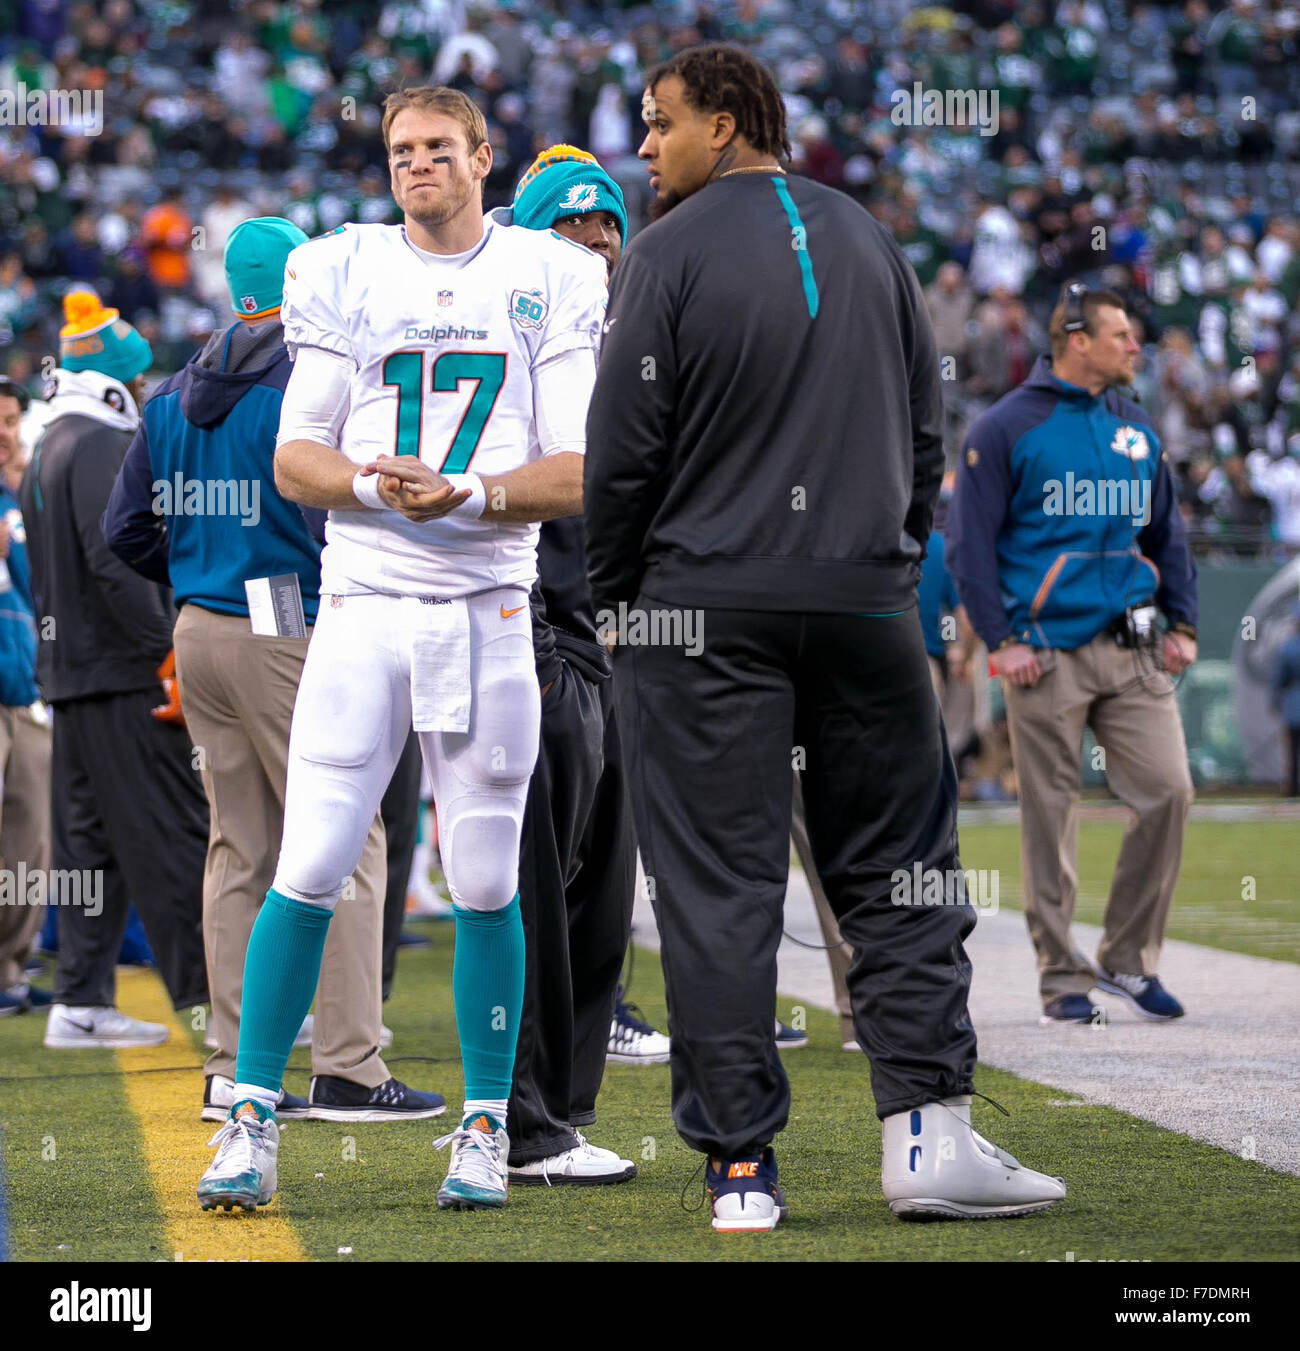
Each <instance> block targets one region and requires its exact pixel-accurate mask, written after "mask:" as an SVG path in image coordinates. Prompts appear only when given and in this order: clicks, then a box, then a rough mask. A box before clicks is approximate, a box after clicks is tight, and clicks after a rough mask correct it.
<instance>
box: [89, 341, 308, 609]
mask: <svg viewBox="0 0 1300 1351" xmlns="http://www.w3.org/2000/svg"><path fill="white" fill-rule="evenodd" d="M290 370H291V363H290V361H289V354H288V351H287V350H286V348H285V346H284V336H283V330H282V329H281V327H280V324H279V322H278V321H276V320H273V321H270V322H268V323H266V324H262V325H258V327H257V328H256V329H251V330H250V329H248V328H247V326H246V325H243V324H235V325H234V326H233V327H231V328H230V329H227V330H226V331H225V332H224V333H214V334H213V336H212V338H211V339H210V340H209V342H208V345H207V346H206V347H205V348H204V350H203V351H202V352H200V353H199V354H198V355H196V356H195V357H194V359H193V360H192V361H190V363H189V364H188V365H187V366H185V367H184V368H183V369H182V370H180V371H178V372H177V373H176V374H175V375H173V376H172V377H171V378H170V379H168V380H165V381H164V382H163V383H162V384H161V385H160V386H159V387H158V390H157V392H156V393H155V394H154V395H153V397H152V398H151V399H150V400H149V402H148V403H147V404H146V405H145V408H144V414H143V416H142V417H141V419H140V426H139V427H138V428H137V430H136V433H135V437H134V438H133V440H132V442H131V445H130V447H129V448H128V449H127V452H126V459H125V460H124V461H123V463H122V469H121V472H120V473H119V474H118V477H117V482H116V483H115V484H114V485H113V491H112V493H111V495H110V496H109V499H108V506H107V507H106V508H105V510H104V515H103V519H102V520H101V521H100V526H101V528H102V529H103V532H104V538H105V540H107V542H108V546H109V548H110V549H112V550H113V552H114V553H115V554H117V555H118V557H119V558H121V559H122V560H123V561H124V562H126V563H128V564H130V566H131V567H133V568H134V569H135V570H136V571H137V572H139V573H142V574H143V575H144V576H146V577H149V578H151V579H152V580H154V581H157V582H163V583H167V584H170V586H171V587H172V589H173V591H174V592H175V599H176V606H177V608H178V609H179V608H180V606H182V605H184V604H185V603H186V602H187V601H188V602H191V603H193V604H195V605H199V606H201V607H202V608H203V609H205V610H214V611H216V612H217V613H218V614H238V615H246V614H247V613H248V599H247V595H246V593H245V591H244V582H245V581H248V580H251V579H253V578H256V577H275V576H281V575H283V574H285V573H290V572H296V573H297V574H298V584H299V587H300V589H301V591H302V608H303V615H304V618H305V619H306V621H307V623H308V624H311V623H313V622H314V621H315V619H316V610H317V605H318V602H319V598H320V553H321V540H322V539H323V537H324V517H325V513H324V512H312V511H307V510H305V509H302V508H299V507H298V506H297V505H295V504H294V503H292V502H288V501H286V500H285V499H284V498H283V497H281V496H280V494H279V492H277V491H276V487H275V473H274V469H273V463H272V462H273V459H274V455H275V435H276V430H277V429H278V427H279V423H280V404H281V401H282V399H283V397H284V390H285V386H286V385H287V384H288V380H289V372H290ZM245 522H248V524H245Z"/></svg>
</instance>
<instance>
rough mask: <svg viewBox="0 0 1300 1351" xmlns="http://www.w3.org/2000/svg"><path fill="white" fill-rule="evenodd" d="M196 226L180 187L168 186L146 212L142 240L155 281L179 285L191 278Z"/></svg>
mask: <svg viewBox="0 0 1300 1351" xmlns="http://www.w3.org/2000/svg"><path fill="white" fill-rule="evenodd" d="M193 228H194V227H193V222H192V221H191V220H190V216H189V213H188V212H187V211H186V210H185V206H184V197H183V194H182V192H181V190H180V189H179V188H169V189H168V190H167V191H166V192H164V193H163V198H162V201H160V202H159V203H158V205H157V206H152V207H150V208H149V210H148V211H146V212H145V213H144V219H143V220H142V221H141V222H140V242H141V244H142V245H143V247H144V256H145V265H146V267H147V268H148V271H149V276H150V279H151V280H152V281H153V283H154V285H156V286H161V287H164V288H172V289H177V288H180V287H183V286H185V285H186V284H187V283H188V282H189V279H190V253H191V244H192V242H193Z"/></svg>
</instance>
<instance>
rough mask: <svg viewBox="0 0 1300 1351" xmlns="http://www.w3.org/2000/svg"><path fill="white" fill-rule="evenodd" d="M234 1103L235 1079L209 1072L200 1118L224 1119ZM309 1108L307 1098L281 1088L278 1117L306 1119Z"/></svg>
mask: <svg viewBox="0 0 1300 1351" xmlns="http://www.w3.org/2000/svg"><path fill="white" fill-rule="evenodd" d="M234 1105H235V1081H234V1080H233V1079H228V1078H227V1077H226V1076H225V1075H224V1074H209V1075H208V1076H207V1077H206V1078H205V1079H204V1080H203V1110H202V1111H201V1112H200V1113H199V1120H200V1121H224V1120H225V1119H226V1118H227V1117H228V1116H229V1115H230V1109H231V1108H232V1107H233V1106H234ZM308 1110H309V1109H308V1107H307V1099H306V1098H299V1097H297V1096H295V1095H294V1094H293V1093H286V1092H285V1091H284V1089H281V1090H280V1096H279V1098H277V1099H276V1103H275V1115H276V1118H277V1119H279V1118H284V1119H285V1120H287V1121H306V1120H307V1113H308Z"/></svg>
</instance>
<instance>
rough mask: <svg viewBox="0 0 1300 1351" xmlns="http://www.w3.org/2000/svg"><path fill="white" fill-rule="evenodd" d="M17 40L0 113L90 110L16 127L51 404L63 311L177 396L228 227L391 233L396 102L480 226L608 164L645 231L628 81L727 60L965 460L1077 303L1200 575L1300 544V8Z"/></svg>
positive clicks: (4, 360)
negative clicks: (1102, 310)
mask: <svg viewBox="0 0 1300 1351" xmlns="http://www.w3.org/2000/svg"><path fill="white" fill-rule="evenodd" d="M6 11H7V13H6ZM0 17H2V18H4V20H5V22H4V23H2V24H0V90H20V89H26V90H37V89H44V90H49V89H79V90H90V91H95V90H98V91H102V92H103V94H104V103H103V119H102V121H103V125H102V130H100V131H99V133H98V134H96V135H91V136H84V135H79V134H75V133H76V132H77V131H78V130H79V128H75V127H74V128H58V127H46V126H23V125H15V126H7V127H0V369H2V370H3V371H4V373H5V374H7V375H9V376H10V377H11V378H13V379H15V380H17V381H19V382H21V383H23V384H25V385H26V386H27V387H28V388H29V389H30V390H31V392H32V393H33V394H36V395H39V393H40V386H41V383H42V370H41V360H42V357H44V356H45V355H46V354H48V353H50V352H53V351H54V350H56V345H57V343H56V336H57V327H58V323H59V316H60V308H59V303H58V302H59V299H60V297H61V295H62V293H63V292H64V291H66V289H67V288H68V286H69V285H70V284H73V283H79V284H89V285H92V286H95V287H97V288H99V290H100V292H101V294H102V295H103V297H104V299H105V302H106V303H107V304H109V305H111V306H113V307H114V308H116V309H118V310H119V311H120V312H121V314H122V315H123V317H124V318H126V319H127V320H128V321H130V322H131V323H133V324H136V325H137V326H138V328H139V330H140V332H141V334H142V335H143V336H144V337H145V338H146V339H147V340H148V341H149V342H150V343H151V344H152V347H153V350H154V353H155V360H156V363H157V371H156V374H166V373H168V372H170V371H172V370H175V369H178V368H179V367H180V366H181V365H183V364H184V362H185V361H186V360H187V359H188V358H189V357H190V355H191V354H192V353H193V351H194V350H195V349H196V348H197V347H199V346H201V345H202V343H203V342H204V341H206V339H207V338H208V336H210V334H211V332H212V330H213V328H214V327H218V326H220V325H221V324H223V322H224V321H223V320H222V319H221V318H220V317H219V316H220V314H221V310H222V308H223V303H224V299H223V294H224V293H223V287H224V278H223V276H222V268H221V254H222V246H223V243H224V240H225V238H226V236H227V235H228V233H229V232H230V230H231V229H232V228H233V226H234V225H235V224H236V223H238V222H239V221H240V220H243V219H247V218H249V217H250V216H255V215H266V214H279V215H283V216H285V217H286V218H288V219H290V220H292V221H293V222H294V223H295V224H297V225H298V226H299V227H300V228H302V229H303V230H304V231H305V232H306V233H307V234H308V235H314V234H317V233H320V232H322V231H325V230H329V229H332V228H333V227H334V226H336V225H338V224H339V223H341V222H342V221H345V220H353V221H391V220H393V219H394V218H395V217H394V212H395V208H394V206H393V203H392V199H391V197H390V195H389V192H388V184H387V174H386V170H385V167H384V162H383V158H382V146H381V144H380V140H379V137H378V135H377V129H378V120H379V104H380V102H381V101H382V99H383V97H384V95H386V94H387V93H388V92H389V91H391V90H393V89H395V88H398V87H402V86H404V85H411V84H419V83H424V82H427V81H430V80H432V81H434V82H439V83H447V84H450V85H452V86H453V87H456V88H459V89H462V90H464V91H465V92H466V93H468V94H469V95H470V96H471V97H472V98H473V99H474V100H475V101H476V102H478V103H479V104H480V106H481V107H482V108H483V110H484V112H485V114H486V116H487V118H488V126H489V135H490V138H491V143H492V148H493V155H494V167H493V170H492V173H491V176H490V177H489V179H488V182H487V184H486V190H485V199H484V201H485V206H486V207H488V208H491V207H494V206H498V205H502V204H504V203H506V202H507V201H508V200H509V198H510V195H511V193H512V191H513V189H514V185H515V183H516V182H517V181H518V178H519V176H520V174H521V172H522V171H523V169H524V167H525V166H526V165H527V164H528V162H529V161H530V160H531V159H532V157H533V155H534V154H535V153H537V151H538V150H540V149H541V148H542V147H544V146H546V145H549V144H553V143H555V142H560V141H564V142H569V143H572V144H576V145H582V146H584V147H587V148H589V149H590V150H592V151H593V152H594V153H595V154H596V155H597V157H598V158H599V159H600V160H601V161H602V163H603V164H605V165H606V166H607V167H608V169H609V170H610V172H611V174H612V176H613V177H614V178H615V180H616V181H618V182H619V183H620V185H621V186H622V187H623V189H624V192H625V195H626V197H627V200H628V214H629V224H630V227H631V231H632V232H633V233H634V232H635V229H636V228H637V226H638V225H639V224H640V223H641V222H642V221H643V220H644V209H645V205H646V193H647V189H646V186H645V178H644V172H643V170H642V169H641V167H640V166H639V165H638V163H637V160H636V148H637V145H638V144H639V142H640V139H641V130H640V107H639V90H640V83H639V81H640V72H641V71H642V70H644V69H645V68H646V67H647V66H648V65H650V64H652V63H653V62H654V61H656V60H660V59H663V58H664V57H666V56H668V55H670V54H671V53H672V52H674V51H677V50H680V49H681V48H683V47H685V46H688V45H691V44H693V43H697V42H700V41H712V40H726V41H734V42H739V43H741V44H744V45H746V46H748V47H749V48H751V49H752V50H753V51H754V53H755V54H756V55H758V56H759V57H760V58H761V59H763V60H764V61H766V62H767V63H768V64H769V65H771V66H772V68H773V69H774V71H775V72H776V74H777V77H778V80H779V82H780V85H781V88H782V91H783V93H784V96H785V99H786V104H787V110H788V115H789V121H790V126H791V129H792V139H793V141H794V152H795V159H794V166H793V167H794V168H795V169H796V171H798V172H801V173H804V174H807V175H808V176H810V177H812V178H814V179H817V180H818V181H820V182H823V183H826V184H828V185H831V186H834V187H838V188H841V189H842V190H844V191H845V192H848V193H849V194H851V195H852V196H854V197H855V198H857V199H858V200H860V201H861V202H863V203H864V204H865V205H866V206H867V207H868V208H869V209H870V210H871V211H872V212H873V213H875V214H876V215H877V216H878V217H879V218H880V219H881V220H882V221H883V222H884V223H885V224H887V225H888V226H889V227H890V228H891V229H892V230H893V231H894V233H895V234H896V236H897V237H898V239H899V240H900V242H901V243H902V245H903V247H904V249H905V251H906V252H907V255H908V257H909V259H910V260H911V261H912V263H913V265H914V267H915V268H916V270H917V274H918V276H919V278H920V281H921V283H922V285H923V286H924V287H925V288H926V294H927V298H928V300H929V304H930V308H931V314H932V317H933V318H934V320H935V323H936V327H937V328H938V329H939V333H940V341H941V349H942V350H943V352H944V353H945V354H946V355H948V356H951V357H952V358H953V361H952V363H951V364H950V366H949V367H948V368H947V369H946V371H945V374H946V375H947V376H948V377H949V379H950V380H951V385H950V386H949V388H950V389H951V397H950V400H949V428H948V433H949V438H948V439H949V453H950V455H953V454H955V450H956V446H957V444H958V442H959V440H960V436H961V432H962V430H963V428H964V427H965V426H966V425H967V424H968V423H969V421H970V419H971V418H972V417H973V416H975V415H977V414H978V413H979V412H980V411H982V410H983V409H984V408H986V407H988V406H989V405H990V404H991V403H992V402H994V401H995V400H996V399H997V398H998V397H1000V396H1001V395H1002V394H1003V393H1005V392H1006V391H1007V390H1008V389H1010V388H1012V387H1013V386H1015V385H1016V384H1017V383H1019V382H1020V381H1021V380H1022V379H1023V378H1024V376H1025V375H1026V374H1027V372H1028V370H1029V368H1030V366H1031V365H1032V364H1033V361H1034V359H1035V357H1036V356H1037V355H1038V354H1040V353H1041V352H1043V351H1044V350H1045V349H1046V341H1045V331H1044V326H1045V323H1046V318H1047V313H1048V310H1049V309H1050V305H1051V303H1052V300H1053V299H1054V297H1055V295H1056V293H1057V291H1058V290H1059V287H1060V284H1061V282H1062V281H1063V280H1064V279H1065V278H1067V277H1070V276H1079V277H1081V278H1082V279H1083V280H1085V281H1087V282H1088V283H1089V284H1091V285H1106V286H1108V287H1110V288H1112V289H1115V290H1118V291H1119V292H1120V293H1121V294H1123V295H1124V296H1125V297H1126V299H1127V300H1128V301H1129V303H1130V304H1131V306H1132V308H1133V312H1134V313H1135V314H1136V315H1137V316H1138V318H1139V319H1140V322H1141V327H1142V340H1143V349H1144V358H1143V361H1142V365H1141V370H1140V374H1139V379H1138V392H1139V394H1140V396H1141V399H1142V402H1143V403H1144V404H1145V405H1146V406H1148V407H1150V408H1151V410H1152V412H1153V414H1154V415H1155V417H1156V418H1157V419H1158V422H1159V426H1160V428H1161V431H1162V432H1163V433H1164V439H1165V444H1166V446H1167V447H1168V449H1169V452H1170V454H1171V457H1172V458H1173V460H1174V462H1175V464H1176V465H1177V468H1178V472H1179V481H1180V491H1181V494H1182V506H1183V512H1184V515H1185V517H1186V520H1187V523H1188V526H1189V531H1190V533H1191V536H1192V539H1193V542H1194V544H1195V545H1196V546H1197V548H1198V550H1200V551H1202V552H1204V551H1207V550H1209V551H1219V552H1223V553H1227V554H1233V555H1255V554H1261V553H1262V554H1265V555H1275V554H1282V553H1285V552H1288V551H1294V550H1295V549H1296V548H1298V547H1300V342H1298V341H1297V338H1298V337H1300V320H1297V318H1296V317H1295V310H1296V301H1297V298H1298V297H1300V219H1297V217H1296V214H1295V202H1296V199H1297V188H1298V187H1300V113H1298V112H1296V111H1295V109H1296V108H1297V107H1300V64H1298V63H1297V61H1296V55H1297V46H1298V44H1300V4H1296V3H1292V2H1291V0H1270V2H1267V3H1266V2H1265V0H1233V3H1231V4H1227V5H1224V4H1219V3H1207V0H1186V3H1183V4H1178V3H1173V4H1157V3H1147V4H1140V3H1139V4H1134V3H1123V2H1122V0H1111V3H1101V0H1083V2H1082V3H1081V2H1080V0H1062V2H1061V3H1044V2H1043V0H1033V2H1032V3H1029V4H1025V5H1019V6H1018V5H1014V4H1011V3H1009V2H1007V0H966V2H965V3H957V4H953V5H947V6H941V5H929V6H924V7H922V6H917V5H912V4H909V3H908V0H879V2H878V3H873V4H871V5H869V6H868V5H859V4H853V3H849V2H848V0H816V3H812V4H802V3H801V4H797V5H796V4H794V3H791V2H790V0H738V3H711V2H708V0H705V2H702V3H693V2H692V3H678V2H674V3H659V4H654V5H627V4H616V3H606V4H603V5H601V4H590V5H570V4H560V3H558V0H551V2H550V3H543V2H542V0H505V2H504V3H499V4H493V5H485V4H484V5H478V4H471V3H465V0H388V3H385V4H383V5H382V6H380V7H376V6H372V5H368V4H359V3H354V2H353V0H288V2H282V0H247V2H246V3H244V2H241V0H226V2H224V3H223V2H222V0H201V2H199V3H190V4H186V3H163V2H161V0H159V2H155V0H108V3H106V4H104V5H102V6H96V5H92V4H87V3H80V4H77V3H38V2H37V0H10V2H9V3H6V4H0ZM918 82H919V84H920V85H921V86H922V87H923V88H924V89H925V90H927V91H928V90H937V91H939V92H941V93H946V92H947V91H951V90H971V91H977V90H985V91H986V92H987V93H990V94H991V93H992V92H994V91H995V92H996V94H997V98H998V104H997V117H996V125H995V126H993V125H990V126H989V127H988V128H986V129H985V130H984V131H982V130H981V129H980V128H979V127H976V126H966V125H947V126H943V125H940V126H917V125H906V124H905V123H904V121H903V119H902V112H903V111H905V108H906V105H904V104H902V103H901V101H900V99H899V97H898V95H899V93H900V91H903V92H909V93H910V92H911V91H912V90H913V89H914V87H915V85H916V84H917V83H918ZM985 131H992V132H993V134H985Z"/></svg>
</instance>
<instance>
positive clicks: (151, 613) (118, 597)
mask: <svg viewBox="0 0 1300 1351" xmlns="http://www.w3.org/2000/svg"><path fill="white" fill-rule="evenodd" d="M121 447H122V434H121V433H120V432H115V431H113V430H112V429H111V428H107V427H106V428H104V429H103V430H102V432H98V433H96V434H95V435H93V436H87V437H86V438H85V439H84V441H83V442H82V443H81V444H80V445H79V446H78V447H77V461H76V466H75V470H74V472H73V474H72V475H71V481H70V492H71V500H72V512H73V527H74V529H75V530H76V532H77V535H78V538H79V539H80V540H81V547H82V552H83V553H84V555H85V559H86V567H87V570H88V571H89V573H90V576H91V578H92V580H93V581H94V582H95V584H96V585H97V586H98V587H99V590H100V594H101V595H102V596H103V597H104V600H105V602H106V603H107V604H108V605H109V606H110V607H111V608H112V610H113V613H114V614H115V615H116V616H117V619H118V622H119V623H120V624H121V626H122V628H123V629H124V630H125V631H126V632H127V633H129V634H131V635H132V636H133V638H134V640H135V642H136V643H137V644H138V646H139V648H140V650H141V651H142V652H144V653H146V654H147V655H148V656H149V657H150V658H151V659H155V660H157V661H162V659H163V658H164V657H165V656H166V655H167V653H168V651H169V650H170V649H171V645H172V615H171V613H170V612H169V610H168V608H167V606H166V605H165V604H164V603H163V593H162V592H161V591H160V590H159V589H158V587H157V586H156V585H154V584H153V583H152V582H147V581H145V580H144V578H143V577H139V576H137V575H136V574H135V573H134V572H132V571H131V569H130V568H128V567H127V565H126V564H125V563H123V562H122V560H121V559H120V558H118V557H117V555H116V554H115V553H113V551H112V550H111V549H110V548H109V547H108V544H107V542H106V541H105V539H104V532H103V531H102V530H101V529H100V525H99V522H100V519H101V518H102V516H103V515H104V509H105V507H106V506H107V505H108V499H109V496H110V495H111V493H112V491H113V483H114V480H115V479H116V478H117V472H118V469H119V468H120V467H121V464H122V462H123V459H124V452H123V451H122V448H121Z"/></svg>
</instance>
